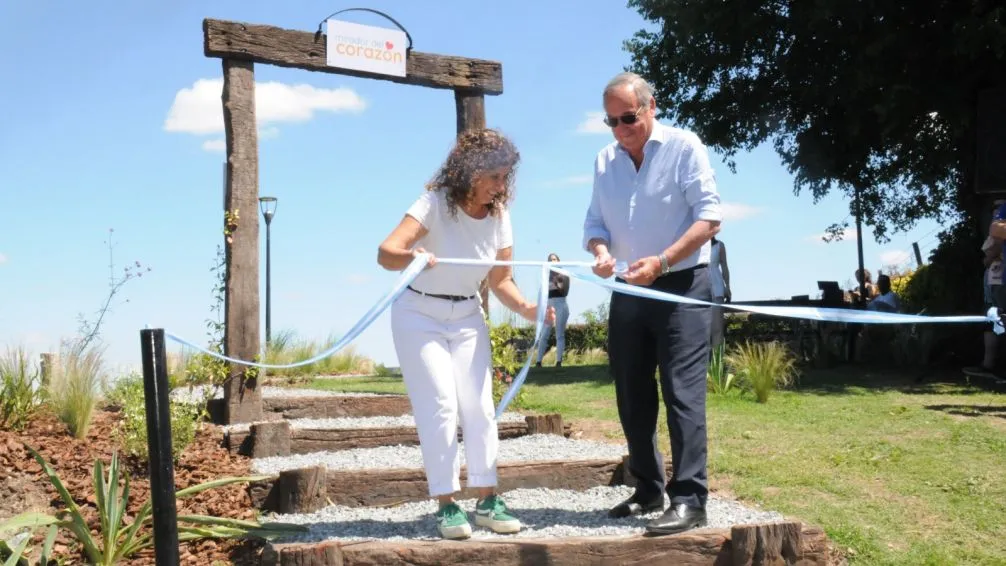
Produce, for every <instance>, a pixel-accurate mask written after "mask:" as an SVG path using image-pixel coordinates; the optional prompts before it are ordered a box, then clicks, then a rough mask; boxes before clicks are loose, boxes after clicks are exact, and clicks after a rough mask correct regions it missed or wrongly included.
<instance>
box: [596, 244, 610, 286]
mask: <svg viewBox="0 0 1006 566" xmlns="http://www.w3.org/2000/svg"><path fill="white" fill-rule="evenodd" d="M592 249H593V251H594V259H595V260H596V261H595V263H594V267H592V268H591V269H593V271H594V275H597V276H598V277H601V278H604V279H607V278H609V277H611V276H612V275H613V274H614V273H615V258H613V257H611V254H610V253H608V246H607V245H605V244H603V243H597V244H595V245H594V247H593V248H592Z"/></svg>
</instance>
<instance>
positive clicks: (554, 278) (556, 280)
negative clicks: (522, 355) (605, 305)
mask: <svg viewBox="0 0 1006 566" xmlns="http://www.w3.org/2000/svg"><path fill="white" fill-rule="evenodd" d="M548 260H549V261H552V262H555V261H559V256H558V255H556V254H554V253H552V254H548ZM567 295H569V277H567V276H565V275H562V274H560V273H556V272H555V271H550V272H549V274H548V306H550V307H552V308H554V309H555V325H554V326H553V325H550V324H546V325H545V327H544V328H542V335H541V342H540V343H539V344H538V363H537V364H535V365H537V366H538V367H541V359H542V358H543V357H545V352H546V351H547V350H548V337H549V335H551V334H552V328H553V327H554V328H555V367H557V368H559V367H562V355H563V353H564V352H565V351H566V322H568V321H569V305H567V304H566V296H567Z"/></svg>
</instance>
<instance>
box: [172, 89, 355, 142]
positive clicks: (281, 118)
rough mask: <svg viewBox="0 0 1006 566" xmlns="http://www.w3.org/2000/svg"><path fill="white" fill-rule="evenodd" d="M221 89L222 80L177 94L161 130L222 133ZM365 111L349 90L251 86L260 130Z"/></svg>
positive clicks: (183, 90)
mask: <svg viewBox="0 0 1006 566" xmlns="http://www.w3.org/2000/svg"><path fill="white" fill-rule="evenodd" d="M223 85H224V80H223V79H222V78H221V79H199V80H197V81H196V82H195V83H194V84H193V85H192V87H190V88H183V89H181V90H179V91H178V92H177V93H176V94H175V100H174V102H173V103H172V104H171V108H170V109H169V110H168V117H167V118H166V119H165V120H164V129H165V130H166V131H169V132H184V133H189V134H196V135H206V134H215V133H219V132H222V131H224V113H223V105H222V103H221V100H220V96H221V93H222V90H223ZM366 107H367V104H366V102H365V101H364V100H363V98H361V97H360V95H358V94H356V92H355V91H353V90H352V89H350V88H335V89H328V88H315V87H313V86H311V85H307V84H297V85H289V84H285V83H280V82H266V83H255V118H256V120H257V121H258V125H259V126H260V127H261V126H262V125H263V124H268V123H271V122H305V121H307V120H310V119H312V118H313V117H314V115H315V112H362V111H363V110H364V109H365V108H366ZM277 132H278V130H277Z"/></svg>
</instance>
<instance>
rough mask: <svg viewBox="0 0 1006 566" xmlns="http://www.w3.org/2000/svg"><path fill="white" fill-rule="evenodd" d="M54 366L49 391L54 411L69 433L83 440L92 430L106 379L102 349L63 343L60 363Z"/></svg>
mask: <svg viewBox="0 0 1006 566" xmlns="http://www.w3.org/2000/svg"><path fill="white" fill-rule="evenodd" d="M54 365H55V367H54V368H52V373H51V377H50V379H49V392H48V393H49V400H50V402H51V403H52V408H53V410H54V411H55V412H56V416H58V417H59V419H60V420H61V421H63V422H64V423H66V425H67V427H68V428H69V429H70V434H72V435H73V436H75V437H76V438H84V437H85V436H87V431H88V430H89V429H90V427H91V418H92V417H93V415H94V409H95V407H96V406H97V404H98V396H99V392H100V387H101V385H102V382H103V380H104V373H103V372H104V368H103V359H102V353H101V350H99V349H98V348H96V347H94V346H88V347H87V348H85V349H83V350H82V349H81V348H80V345H79V344H78V343H75V342H68V343H64V344H63V345H62V346H61V347H60V354H59V362H58V363H57V364H54Z"/></svg>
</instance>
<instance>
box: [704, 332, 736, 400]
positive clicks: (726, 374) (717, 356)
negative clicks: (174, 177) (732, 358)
mask: <svg viewBox="0 0 1006 566" xmlns="http://www.w3.org/2000/svg"><path fill="white" fill-rule="evenodd" d="M725 349H726V344H724V343H722V342H721V343H720V345H719V346H716V347H715V348H713V352H712V357H711V359H710V360H709V371H708V372H707V373H706V385H707V388H708V390H709V392H710V393H714V394H717V395H723V394H724V393H727V392H728V391H730V390H731V389H733V388H734V385H736V377H737V376H736V374H734V373H733V372H730V371H728V368H727V365H726V363H725V360H724V359H723V352H724V350H725Z"/></svg>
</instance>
